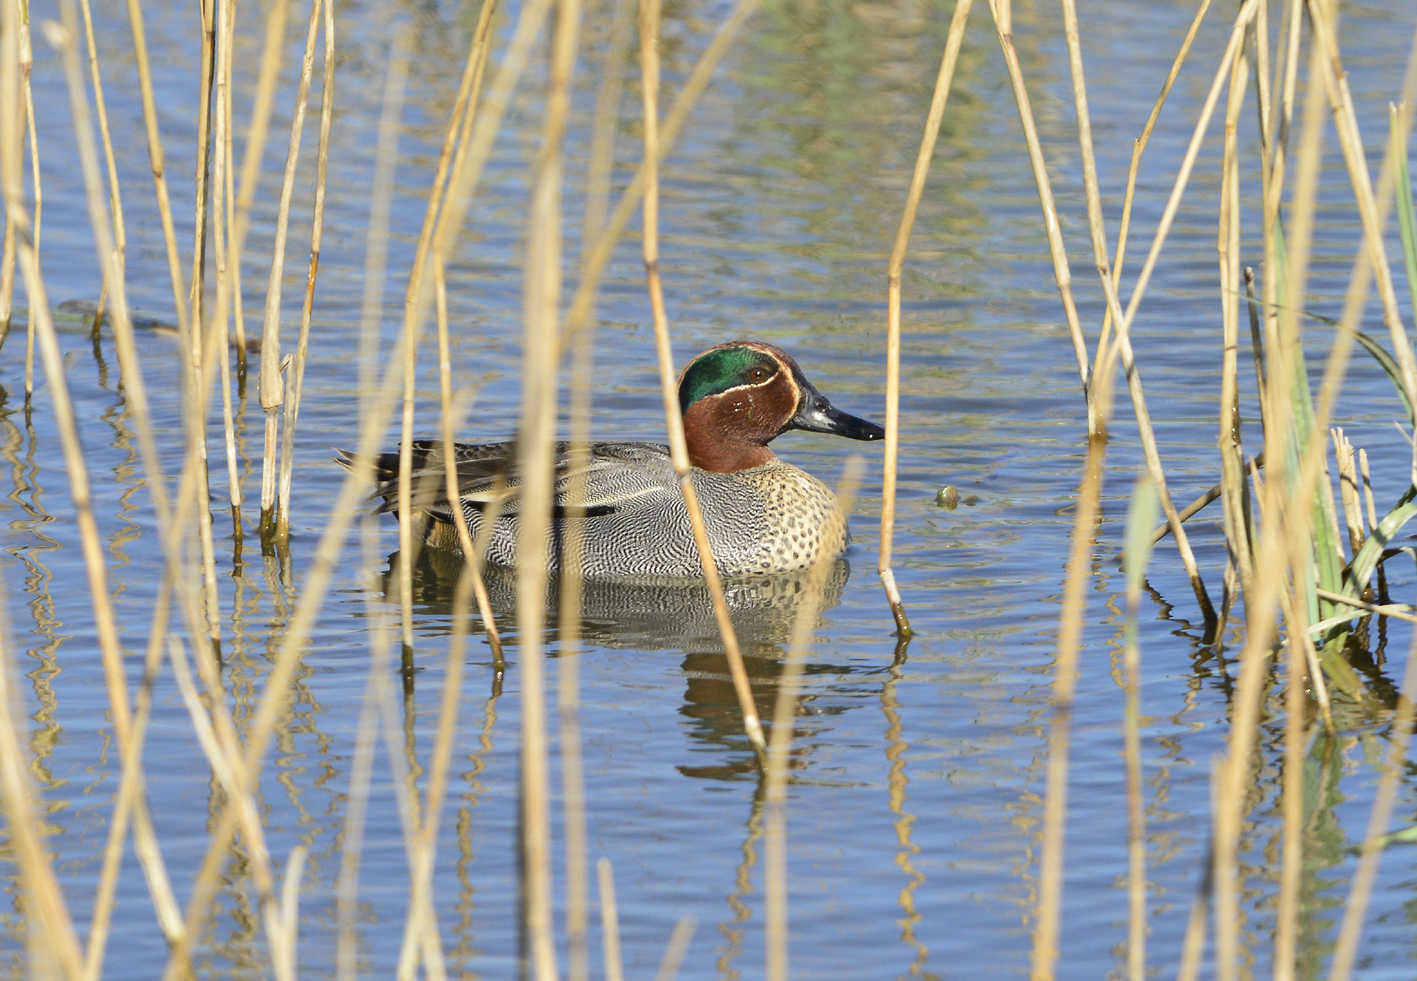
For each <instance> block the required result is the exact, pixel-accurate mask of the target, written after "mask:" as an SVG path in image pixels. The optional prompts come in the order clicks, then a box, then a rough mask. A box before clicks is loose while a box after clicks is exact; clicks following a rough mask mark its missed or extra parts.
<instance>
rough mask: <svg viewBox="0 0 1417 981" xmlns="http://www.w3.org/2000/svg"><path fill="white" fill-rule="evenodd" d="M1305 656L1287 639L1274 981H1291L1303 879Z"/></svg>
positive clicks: (1296, 948) (1305, 727)
mask: <svg viewBox="0 0 1417 981" xmlns="http://www.w3.org/2000/svg"><path fill="white" fill-rule="evenodd" d="M1304 653H1305V651H1304V648H1302V647H1300V646H1299V645H1298V644H1297V643H1293V642H1292V638H1291V643H1290V644H1289V665H1288V677H1287V679H1286V685H1285V700H1284V714H1285V718H1284V770H1283V774H1282V776H1281V781H1280V808H1281V810H1282V812H1283V814H1284V846H1283V853H1282V856H1281V864H1280V872H1279V899H1278V903H1277V909H1276V910H1275V928H1274V981H1293V978H1294V961H1295V954H1296V952H1297V951H1298V946H1299V909H1300V897H1299V888H1300V886H1301V884H1302V882H1303V876H1304V837H1303V835H1304V752H1305V749H1306V748H1307V745H1306V744H1307V742H1308V731H1307V730H1308V724H1307V722H1308V720H1307V715H1308V708H1309V696H1308V692H1307V691H1305V685H1304V677H1305V675H1306V674H1307V671H1308V664H1307V663H1306V661H1305V658H1304Z"/></svg>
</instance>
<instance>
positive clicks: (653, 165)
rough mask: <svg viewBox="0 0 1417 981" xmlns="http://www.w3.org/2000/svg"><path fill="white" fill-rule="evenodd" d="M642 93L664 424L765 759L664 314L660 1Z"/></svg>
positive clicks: (649, 6) (746, 717) (746, 715)
mask: <svg viewBox="0 0 1417 981" xmlns="http://www.w3.org/2000/svg"><path fill="white" fill-rule="evenodd" d="M640 76H641V83H640V88H641V92H642V94H643V96H644V146H645V153H644V163H643V165H642V166H643V170H644V173H645V182H644V261H645V278H646V280H647V281H648V286H649V301H650V310H651V312H652V314H653V316H654V342H655V343H654V346H655V352H656V354H657V355H658V360H659V390H660V394H661V395H662V396H663V399H664V419H665V425H666V427H667V428H668V430H669V455H670V458H671V459H672V461H673V465H674V472H675V473H676V474H677V475H678V477H679V489H680V491H681V492H682V493H683V495H684V507H685V509H686V510H687V511H688V513H689V524H690V525H691V526H692V527H693V531H694V542H695V544H696V545H697V546H698V550H699V561H700V563H701V564H702V566H703V570H704V581H705V583H706V584H707V586H708V590H709V596H710V597H711V598H712V600H713V612H714V619H715V620H716V621H717V622H718V632H719V634H720V635H721V636H722V638H723V648H724V654H725V655H726V657H727V658H728V670H729V673H730V674H731V676H732V678H733V690H734V691H735V692H736V693H737V695H738V707H739V708H740V709H742V711H743V728H744V730H746V732H747V734H748V739H749V740H750V741H751V742H752V744H753V748H754V749H755V750H757V752H758V754H759V755H760V756H761V755H762V753H763V752H764V750H765V749H766V747H767V743H766V742H765V741H764V739H763V727H762V723H761V722H760V721H759V719H758V709H757V706H756V705H755V704H754V703H753V692H752V689H751V688H750V687H749V685H748V671H747V669H746V668H745V667H744V666H743V653H742V651H741V650H740V649H739V647H738V635H737V632H736V631H735V630H734V628H733V620H732V618H731V617H730V616H729V613H728V603H727V601H726V600H725V599H724V596H723V583H722V581H721V580H720V578H719V574H718V564H717V561H716V560H715V559H714V555H713V547H712V545H711V543H710V542H709V537H708V529H707V528H706V527H705V526H704V516H703V510H702V509H701V508H700V507H699V497H698V493H697V491H696V490H695V488H694V483H693V477H692V474H693V468H692V467H691V466H690V464H689V448H688V443H687V442H686V441H685V438H684V417H683V410H682V409H681V408H680V407H679V392H678V386H677V385H676V384H675V380H674V355H673V353H672V352H671V350H670V347H669V321H668V317H667V315H666V313H665V310H664V290H663V286H662V285H661V283H660V278H659V0H640Z"/></svg>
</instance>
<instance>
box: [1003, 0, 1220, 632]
mask: <svg viewBox="0 0 1417 981" xmlns="http://www.w3.org/2000/svg"><path fill="white" fill-rule="evenodd" d="M1009 4H1010V0H990V7H991V9H992V10H993V11H994V15H995V21H996V24H997V25H998V27H999V43H1000V45H1001V46H1002V47H1003V49H1004V57H1005V61H1006V62H1007V63H1008V66H1009V76H1010V78H1011V80H1012V82H1013V88H1014V98H1015V101H1016V102H1017V103H1018V109H1019V117H1020V119H1021V120H1022V122H1023V129H1024V135H1025V138H1026V140H1027V143H1028V148H1029V158H1030V160H1031V161H1032V164H1033V174H1034V180H1035V183H1036V184H1037V185H1038V192H1039V199H1040V201H1041V202H1042V204H1043V212H1044V224H1045V227H1046V229H1047V232H1048V240H1049V248H1050V251H1051V252H1052V253H1053V271H1054V276H1055V278H1056V279H1057V280H1058V289H1059V292H1060V293H1062V295H1063V305H1064V309H1065V311H1066V313H1067V316H1068V324H1069V328H1070V330H1071V331H1072V332H1073V334H1074V338H1073V346H1074V348H1075V350H1076V353H1077V355H1078V364H1079V369H1080V371H1081V373H1082V381H1083V392H1084V395H1087V394H1088V388H1089V377H1088V362H1087V348H1086V344H1085V342H1084V341H1083V340H1082V329H1081V327H1080V326H1077V325H1076V321H1077V311H1076V309H1075V308H1074V306H1073V301H1072V287H1071V280H1070V274H1069V272H1068V268H1067V254H1066V250H1065V248H1064V245H1063V241H1062V234H1061V232H1060V231H1059V229H1058V218H1057V209H1056V207H1055V206H1054V204H1053V195H1052V189H1051V186H1050V185H1049V179H1048V172H1047V166H1046V164H1045V162H1044V160H1043V150H1042V147H1041V145H1040V144H1039V142H1038V132H1037V128H1036V127H1035V126H1034V123H1033V112H1032V109H1031V108H1030V107H1029V100H1028V91H1027V89H1026V88H1025V86H1024V81H1023V71H1022V69H1021V68H1020V67H1019V64H1018V54H1017V52H1015V50H1014V47H1013V37H1012V34H1011V30H1012V23H1011V14H1010V10H1009ZM1068 10H1069V6H1068V4H1067V3H1066V2H1065V4H1064V11H1065V23H1069V24H1070V26H1069V28H1068V32H1069V33H1070V38H1069V51H1070V55H1071V56H1072V61H1073V73H1072V74H1073V91H1074V97H1075V102H1076V105H1077V109H1078V113H1079V116H1078V137H1079V140H1080V142H1081V143H1082V144H1083V145H1084V147H1085V149H1084V151H1083V153H1084V165H1083V177H1084V183H1085V185H1086V186H1087V187H1088V215H1089V219H1090V220H1089V228H1090V230H1091V231H1092V238H1093V251H1094V257H1095V260H1096V262H1097V265H1098V271H1099V273H1100V274H1101V278H1102V284H1103V290H1104V293H1105V294H1106V295H1107V298H1108V307H1109V309H1111V310H1113V316H1114V318H1116V317H1118V316H1119V315H1120V312H1121V311H1120V308H1119V306H1118V304H1117V300H1116V289H1115V284H1114V282H1113V279H1112V277H1111V275H1110V274H1109V273H1108V272H1107V252H1106V240H1105V239H1106V235H1105V230H1104V229H1103V228H1102V214H1101V199H1100V195H1098V193H1097V188H1096V162H1095V161H1092V162H1091V164H1090V165H1089V160H1090V159H1091V156H1092V155H1091V152H1090V148H1091V123H1090V121H1089V119H1088V115H1087V102H1086V94H1085V90H1084V88H1083V79H1082V59H1081V53H1080V50H1079V46H1078V44H1077V43H1076V31H1077V24H1076V12H1075V11H1073V13H1072V15H1071V17H1069V15H1068V13H1067V11H1068ZM1227 67H1228V66H1227ZM1210 107H1213V103H1212V104H1209V105H1208V108H1210ZM1205 121H1206V122H1208V121H1209V113H1207V114H1206V115H1205ZM1198 132H1199V130H1198ZM1144 275H1145V270H1144ZM1142 288H1144V283H1143V282H1142V281H1139V282H1138V290H1140V289H1142ZM1133 299H1134V301H1135V299H1137V295H1136V294H1134V296H1133ZM1133 312H1134V308H1133ZM1130 326H1131V318H1130V316H1128V317H1127V318H1126V319H1125V320H1124V321H1122V322H1121V323H1120V325H1119V328H1118V330H1117V337H1116V343H1117V345H1118V350H1119V352H1120V354H1121V358H1122V367H1123V370H1124V371H1125V373H1126V376H1127V386H1128V389H1129V391H1130V392H1131V396H1132V406H1133V410H1134V412H1135V414H1136V419H1137V430H1138V433H1139V434H1140V436H1141V441H1142V449H1143V452H1144V455H1145V458H1146V465H1147V472H1148V473H1149V474H1150V476H1151V479H1152V480H1153V481H1154V482H1155V483H1156V486H1157V491H1158V492H1159V494H1160V496H1161V505H1162V508H1163V509H1164V510H1165V512H1166V517H1167V520H1168V521H1169V522H1170V523H1171V526H1172V533H1173V535H1174V536H1175V539H1176V548H1177V551H1178V552H1179V553H1180V556H1181V563H1182V565H1184V566H1185V568H1186V575H1187V576H1188V577H1189V579H1190V581H1191V588H1192V589H1193V590H1194V591H1195V594H1196V601H1197V603H1199V605H1200V608H1201V614H1202V615H1203V616H1204V618H1205V622H1206V625H1207V627H1208V628H1211V627H1213V626H1214V624H1215V621H1216V615H1215V609H1214V607H1213V606H1212V605H1211V602H1210V596H1209V594H1208V593H1207V592H1206V588H1205V583H1204V581H1203V580H1202V578H1201V575H1200V570H1199V569H1198V568H1197V566H1196V561H1195V555H1194V553H1193V552H1192V551H1191V547H1190V541H1189V538H1188V536H1187V535H1186V533H1185V530H1184V529H1183V528H1182V527H1181V520H1180V517H1179V515H1178V514H1177V512H1176V506H1175V504H1174V503H1172V500H1171V494H1170V491H1169V490H1168V489H1167V486H1166V474H1165V470H1164V468H1163V467H1162V465H1161V456H1160V452H1159V450H1158V448H1157V445H1156V436H1155V433H1154V431H1153V429H1152V425H1151V415H1150V412H1149V411H1148V409H1147V405H1146V397H1145V395H1144V394H1143V391H1142V386H1141V375H1140V373H1139V372H1138V371H1137V370H1136V364H1135V359H1134V357H1133V353H1132V346H1131V338H1130V336H1129V332H1128V328H1129V327H1130ZM1098 363H1099V365H1100V366H1103V367H1106V366H1107V365H1108V364H1109V363H1110V356H1108V357H1103V356H1101V355H1099V358H1098ZM1088 401H1089V409H1088V417H1089V425H1088V431H1089V433H1091V434H1098V433H1101V432H1103V430H1102V429H1100V428H1099V427H1098V423H1097V421H1096V412H1095V410H1094V409H1093V408H1092V407H1091V404H1090V403H1091V398H1090V397H1089V399H1088Z"/></svg>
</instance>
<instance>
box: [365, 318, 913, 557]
mask: <svg viewBox="0 0 1417 981" xmlns="http://www.w3.org/2000/svg"><path fill="white" fill-rule="evenodd" d="M678 389H679V407H680V411H682V412H683V417H684V436H685V441H686V443H687V445H688V452H689V462H690V464H691V471H690V479H691V481H692V482H693V485H694V489H695V491H697V493H698V498H699V502H700V506H701V508H702V510H703V516H704V524H705V527H706V529H707V531H708V538H709V542H710V544H711V546H712V549H713V558H714V562H715V564H716V566H717V569H718V573H719V575H720V576H722V577H724V578H730V579H732V578H742V577H751V576H761V575H771V574H775V573H791V572H797V571H800V570H803V569H806V568H809V567H810V566H811V565H812V564H813V563H815V562H816V561H817V560H818V559H819V558H821V557H823V556H826V557H830V558H833V559H835V558H839V557H840V556H841V555H842V554H843V553H844V552H845V551H846V547H847V545H848V544H849V542H850V536H849V533H848V529H847V523H846V515H845V514H844V513H843V512H842V509H841V506H840V504H839V503H838V501H837V499H836V495H835V494H833V493H832V490H831V488H829V487H828V486H827V485H826V484H824V483H823V482H822V481H820V480H818V479H817V478H816V477H814V476H812V475H811V474H809V473H807V472H806V471H804V470H801V469H799V468H797V467H794V466H792V465H791V464H789V463H785V462H783V461H782V460H780V459H779V458H778V457H777V455H776V454H775V453H774V452H773V451H772V449H771V448H770V447H769V445H768V444H769V443H771V442H772V441H773V440H774V439H776V438H777V437H778V436H781V435H782V434H783V433H785V432H787V431H788V430H793V429H800V430H805V431H807V432H814V433H831V434H834V435H837V436H844V437H846V438H847V439H854V440H863V441H872V440H879V439H882V438H884V436H885V430H884V429H882V428H881V427H880V426H878V425H876V424H875V423H873V422H869V421H868V420H866V419H862V418H859V417H857V416H854V415H851V414H849V413H846V412H843V411H841V410H840V409H838V408H836V407H835V406H833V405H832V404H831V402H829V401H828V400H827V398H826V397H825V396H824V395H822V394H821V393H820V392H819V391H817V389H816V388H815V387H814V386H813V385H812V383H811V382H809V381H808V380H807V378H806V376H805V375H804V374H803V373H802V369H801V368H800V367H799V366H798V364H797V362H796V361H795V360H793V358H792V356H791V355H789V354H788V353H787V352H786V351H784V350H782V349H781V348H779V347H777V346H775V345H773V344H767V343H764V342H762V341H750V340H740V341H729V342H727V343H724V344H719V345H717V346H715V347H711V348H709V349H708V350H707V351H704V352H703V353H702V354H700V355H699V356H698V357H696V358H694V360H693V361H691V362H690V363H689V365H688V366H687V367H686V368H685V369H684V371H683V373H682V374H681V375H680V376H679V383H678ZM516 459H517V447H516V443H515V442H514V441H507V442H500V443H482V444H469V443H455V444H453V447H452V452H451V453H448V452H446V451H445V448H444V444H443V443H442V442H441V441H438V440H426V439H425V440H416V441H414V443H413V471H412V476H413V481H412V486H413V500H412V505H413V514H414V520H415V522H416V526H415V531H416V533H417V535H418V536H419V537H421V539H422V540H423V541H424V542H425V544H426V545H428V546H429V547H431V548H436V549H442V550H447V551H452V552H457V551H459V550H460V545H459V540H458V534H457V528H456V526H455V524H454V520H455V519H454V514H453V508H454V507H455V506H456V507H459V508H461V510H462V513H463V514H464V515H465V516H466V518H467V521H468V524H469V526H470V529H471V532H472V535H473V538H474V540H476V539H477V537H478V534H479V531H480V529H481V526H482V522H483V520H484V518H485V517H486V516H487V515H488V514H489V513H491V514H494V515H495V518H494V519H493V520H494V524H493V526H492V529H491V534H490V535H489V536H488V546H487V556H486V559H487V561H488V562H490V563H492V564H493V565H496V566H502V567H508V568H510V567H513V566H515V565H516V562H517V515H518V497H517V488H518V486H519V481H518V479H517V475H516ZM337 460H338V462H339V463H340V464H341V465H343V466H344V467H345V468H346V469H352V468H353V463H354V456H353V454H351V453H349V452H347V451H345V452H341V454H340V456H339V457H337ZM450 465H451V466H453V467H455V468H456V471H457V487H458V500H457V501H456V502H453V501H450V500H449V498H448V496H447V484H448V482H447V467H448V466H450ZM398 469H399V455H398V453H397V452H389V453H382V454H379V455H378V456H376V457H375V459H374V477H375V481H376V489H375V491H374V494H373V495H372V496H373V497H375V498H382V503H381V504H379V505H378V506H377V507H376V508H375V512H376V513H389V512H394V513H396V512H397V511H398V510H399V502H400V495H399V487H398ZM578 484H579V486H580V488H581V490H580V496H579V498H578V499H574V500H573V499H572V496H571V495H572V494H573V493H576V491H575V487H576V486H577V485H578ZM554 493H555V498H554V501H555V503H554V508H553V513H552V519H553V520H552V532H553V533H552V535H551V536H550V541H549V543H548V549H547V555H546V557H545V563H546V567H547V569H548V571H550V572H552V573H557V572H559V571H560V569H561V562H562V552H563V548H562V539H563V537H564V532H565V528H566V525H567V523H568V522H569V521H572V520H581V521H583V522H584V524H583V525H582V536H581V537H582V545H581V549H580V552H581V555H580V561H579V564H580V571H581V573H582V575H583V576H585V577H586V578H588V579H596V580H646V579H649V580H666V579H684V580H693V579H698V580H701V579H702V578H703V568H702V566H701V565H700V559H699V551H698V546H697V545H696V543H695V540H694V534H693V529H692V527H691V526H690V524H689V515H688V510H687V508H686V507H685V504H684V498H683V494H682V492H681V489H680V485H679V478H678V475H677V474H676V473H675V471H674V465H673V462H672V460H671V458H670V453H669V447H667V446H664V445H662V444H659V443H647V442H602V443H592V444H590V445H589V447H588V448H587V451H586V452H584V453H583V454H580V455H579V457H577V456H573V454H572V451H571V446H570V444H568V443H558V444H557V445H556V447H555V492H554ZM576 515H579V518H577V517H576Z"/></svg>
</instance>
